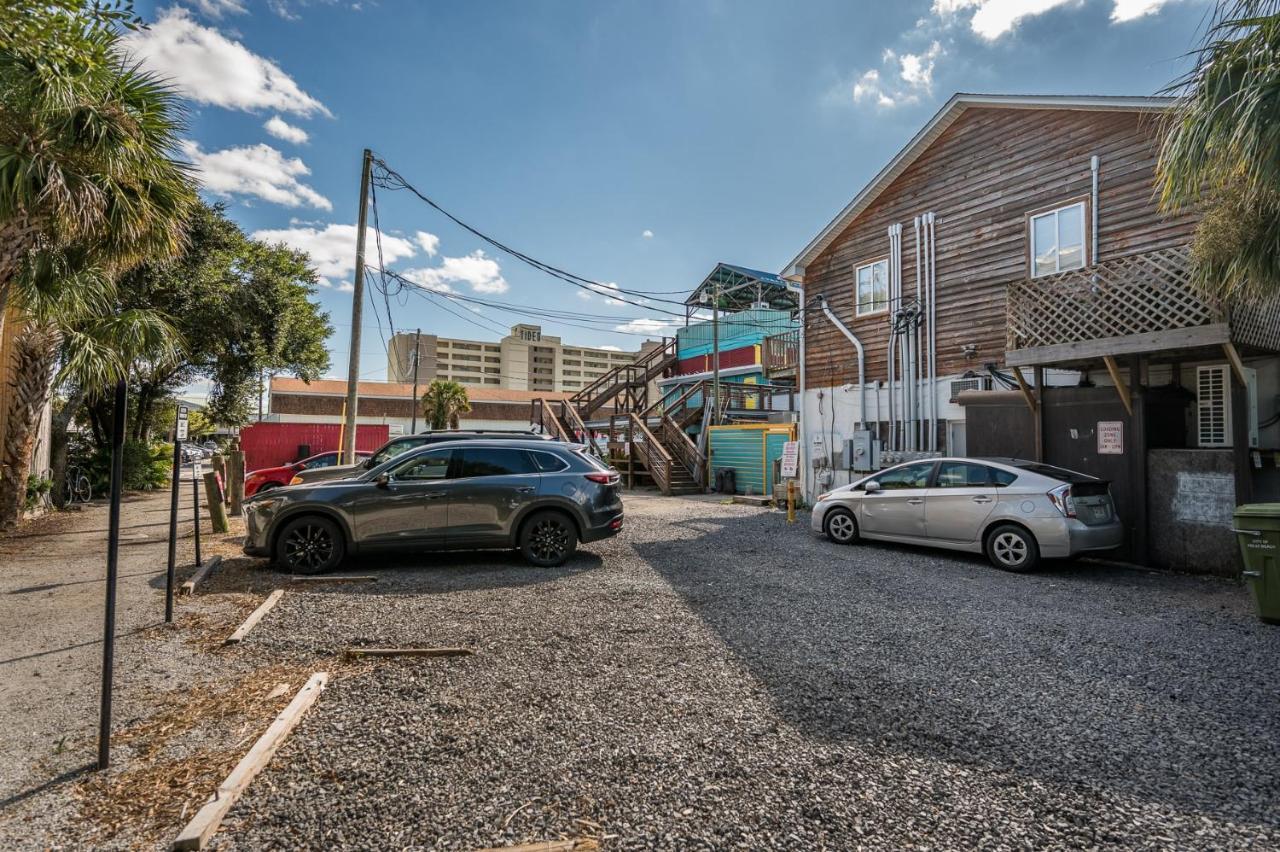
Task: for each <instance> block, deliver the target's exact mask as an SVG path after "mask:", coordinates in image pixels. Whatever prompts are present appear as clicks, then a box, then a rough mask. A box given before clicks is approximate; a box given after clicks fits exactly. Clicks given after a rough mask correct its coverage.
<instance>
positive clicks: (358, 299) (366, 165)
mask: <svg viewBox="0 0 1280 852" xmlns="http://www.w3.org/2000/svg"><path fill="white" fill-rule="evenodd" d="M372 169H373V152H372V151H370V150H369V149H368V148H365V149H364V160H363V163H362V166H361V169H360V214H359V215H358V216H357V217H356V271H355V276H354V277H353V278H352V281H351V283H352V285H353V286H354V287H355V289H354V291H353V292H352V293H351V352H350V358H349V366H348V368H347V411H346V417H345V420H344V423H345V429H344V431H343V446H341V447H339V448H338V449H339V452H340V453H341V456H340V457H339V461H340V462H345V463H347V464H350V463H352V462H354V461H355V458H356V407H357V405H358V401H359V387H360V323H361V322H362V321H363V315H364V231H365V225H366V222H367V221H368V219H369V173H370V172H371V171H372Z"/></svg>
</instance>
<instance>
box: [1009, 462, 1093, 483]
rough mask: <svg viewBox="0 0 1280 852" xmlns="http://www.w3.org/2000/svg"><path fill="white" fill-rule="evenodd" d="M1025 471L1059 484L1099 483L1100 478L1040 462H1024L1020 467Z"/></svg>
mask: <svg viewBox="0 0 1280 852" xmlns="http://www.w3.org/2000/svg"><path fill="white" fill-rule="evenodd" d="M1018 467H1020V468H1022V469H1023V470H1026V471H1030V472H1031V473H1038V474H1040V475H1041V476H1047V477H1049V478H1050V479H1056V480H1058V481H1059V482H1069V483H1071V484H1072V485H1076V484H1081V485H1083V484H1084V483H1086V482H1098V477H1096V476H1090V475H1089V474H1087V473H1076V472H1075V471H1074V470H1067V469H1066V468H1065V467H1054V466H1053V465H1051V464H1041V463H1039V462H1023V463H1021V464H1019V465H1018Z"/></svg>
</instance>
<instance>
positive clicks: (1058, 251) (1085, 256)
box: [1027, 199, 1090, 278]
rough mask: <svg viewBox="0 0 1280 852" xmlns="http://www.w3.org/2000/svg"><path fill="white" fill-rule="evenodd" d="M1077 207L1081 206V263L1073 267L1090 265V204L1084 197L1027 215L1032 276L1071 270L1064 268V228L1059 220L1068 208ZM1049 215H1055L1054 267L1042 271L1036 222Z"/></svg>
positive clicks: (1028, 257) (1028, 260) (1028, 262)
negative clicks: (1037, 262) (1038, 259)
mask: <svg viewBox="0 0 1280 852" xmlns="http://www.w3.org/2000/svg"><path fill="white" fill-rule="evenodd" d="M1077 207H1078V208H1080V265H1079V266H1073V267H1071V269H1072V270H1073V269H1084V268H1085V267H1087V266H1088V265H1089V263H1090V259H1089V206H1088V205H1087V204H1086V203H1085V202H1084V200H1083V199H1082V200H1080V201H1073V202H1071V203H1070V204H1064V205H1062V206H1061V207H1054V208H1053V209H1052V210H1041V211H1040V212H1038V213H1032V214H1030V215H1028V216H1027V264H1028V266H1030V268H1031V277H1032V278H1043V277H1044V276H1046V275H1057V274H1058V273H1059V272H1070V271H1071V270H1068V269H1063V268H1062V228H1061V226H1060V225H1059V220H1060V219H1061V218H1062V214H1063V213H1065V212H1067V211H1068V210H1074V209H1075V208H1077ZM1047 216H1052V217H1053V234H1054V240H1055V244H1054V255H1053V267H1054V268H1053V269H1052V270H1050V271H1047V272H1040V271H1038V270H1037V269H1036V222H1037V221H1038V220H1040V219H1044V218H1045V217H1047Z"/></svg>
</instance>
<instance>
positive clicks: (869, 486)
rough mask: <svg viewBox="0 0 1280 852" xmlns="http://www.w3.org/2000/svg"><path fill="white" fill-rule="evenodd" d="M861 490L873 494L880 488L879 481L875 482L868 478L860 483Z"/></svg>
mask: <svg viewBox="0 0 1280 852" xmlns="http://www.w3.org/2000/svg"><path fill="white" fill-rule="evenodd" d="M862 490H863V491H865V492H867V493H868V494H875V493H876V492H877V491H879V490H880V483H879V482H876V481H875V480H874V479H868V480H867V481H866V482H864V483H862Z"/></svg>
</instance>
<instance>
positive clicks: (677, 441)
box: [658, 414, 707, 488]
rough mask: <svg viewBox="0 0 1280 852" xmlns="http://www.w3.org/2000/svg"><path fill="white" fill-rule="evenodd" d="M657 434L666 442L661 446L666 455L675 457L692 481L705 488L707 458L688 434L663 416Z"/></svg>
mask: <svg viewBox="0 0 1280 852" xmlns="http://www.w3.org/2000/svg"><path fill="white" fill-rule="evenodd" d="M658 434H660V435H661V436H662V437H663V438H665V439H666V441H667V442H668V443H666V444H664V445H663V446H664V448H665V449H666V450H668V453H669V454H670V455H674V456H675V457H677V458H678V459H679V461H680V463H681V464H683V465H684V466H685V467H686V468H687V469H688V471H689V473H690V475H691V476H693V481H694V482H696V483H698V485H699V486H700V487H702V488H705V487H706V482H704V481H703V480H704V479H705V474H706V466H707V458H706V456H704V455H703V454H702V452H701V451H700V450H699V449H698V445H697V444H695V443H694V442H693V439H692V438H690V437H689V433H687V432H685V431H684V430H683V429H681V428H680V424H678V423H676V422H675V421H674V420H672V419H671V417H670V416H669V415H666V414H664V415H662V419H661V420H659V421H658Z"/></svg>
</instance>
